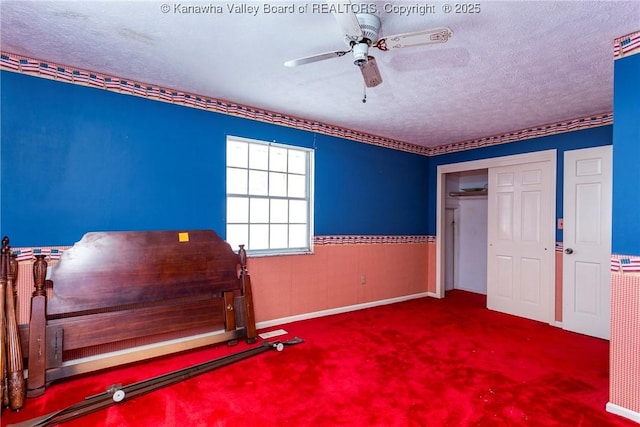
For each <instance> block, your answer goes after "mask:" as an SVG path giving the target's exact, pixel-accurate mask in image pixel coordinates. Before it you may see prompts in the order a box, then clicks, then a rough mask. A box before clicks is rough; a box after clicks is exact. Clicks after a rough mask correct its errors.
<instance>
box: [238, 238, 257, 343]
mask: <svg viewBox="0 0 640 427" xmlns="http://www.w3.org/2000/svg"><path fill="white" fill-rule="evenodd" d="M238 255H239V256H240V268H241V270H240V279H241V280H242V294H243V295H244V312H245V316H246V328H247V343H249V344H253V343H254V342H256V341H257V340H258V338H257V336H258V333H257V331H256V319H255V315H254V313H253V292H252V291H251V276H250V275H249V271H248V270H247V251H246V250H245V249H244V245H240V250H239V251H238Z"/></svg>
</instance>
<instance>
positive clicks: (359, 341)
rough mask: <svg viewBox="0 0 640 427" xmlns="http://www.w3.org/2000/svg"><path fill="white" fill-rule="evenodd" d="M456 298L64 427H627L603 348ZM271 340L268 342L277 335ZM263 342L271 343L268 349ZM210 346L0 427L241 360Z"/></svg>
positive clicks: (65, 388)
mask: <svg viewBox="0 0 640 427" xmlns="http://www.w3.org/2000/svg"><path fill="white" fill-rule="evenodd" d="M484 307H485V298H484V297H483V296H480V295H475V294H469V293H465V292H460V291H453V292H450V293H449V294H448V296H447V298H445V299H444V300H436V299H431V298H425V299H419V300H413V301H408V302H403V303H399V304H393V305H388V306H383V307H376V308H373V309H367V310H361V311H357V312H352V313H346V314H341V315H335V316H329V317H324V318H319V319H312V320H307V321H302V322H296V323H292V324H288V325H284V326H281V327H282V328H284V329H286V330H287V331H289V335H287V336H284V337H279V338H282V339H283V340H286V339H288V338H291V337H293V336H299V337H301V338H303V339H305V342H304V343H303V344H299V345H296V346H292V347H288V348H286V349H285V350H284V351H283V352H276V351H269V352H267V353H264V354H261V355H258V356H255V357H252V358H250V359H247V360H244V361H241V362H238V363H235V364H233V365H230V366H227V367H223V368H221V369H219V370H216V371H213V372H210V373H206V374H203V375H200V376H198V377H195V378H191V379H189V380H187V381H184V382H181V383H179V384H176V385H173V386H170V387H167V388H164V389H162V390H159V391H156V392H153V393H151V394H147V395H145V396H142V397H139V398H136V399H132V400H129V401H125V402H123V403H121V404H118V405H116V406H112V407H110V408H108V409H106V410H103V411H100V412H96V413H94V414H91V415H89V416H86V417H83V418H80V419H77V420H74V421H71V422H69V423H67V425H69V426H253V427H258V426H637V425H638V424H636V423H633V422H631V421H629V420H625V419H623V418H621V417H618V416H616V415H612V414H609V413H607V412H606V411H605V409H604V407H605V404H606V403H607V400H608V369H609V368H608V351H609V350H608V349H609V344H608V342H607V341H603V340H599V339H595V338H590V337H586V336H582V335H578V334H573V333H569V332H566V331H563V330H561V329H558V328H555V327H551V326H549V325H546V324H542V323H538V322H532V321H528V320H525V319H521V318H516V317H512V316H508V315H504V314H500V313H496V312H491V311H489V310H487V309H486V308H484ZM279 328H280V327H278V328H274V329H279ZM274 339H275V338H274ZM248 347H249V346H247V345H246V344H244V343H243V344H240V345H238V346H236V347H231V348H227V347H226V346H219V347H216V348H210V349H206V350H202V351H197V352H192V353H189V354H183V355H180V356H176V357H172V358H165V359H162V360H157V361H154V362H153V363H146V364H143V365H138V366H132V367H128V368H126V369H118V370H111V371H108V372H105V373H101V374H99V375H93V376H87V377H83V378H78V379H74V380H71V381H66V382H60V383H54V384H53V385H52V386H51V387H50V388H49V390H48V391H47V393H46V394H45V395H44V396H43V397H40V398H36V399H29V400H27V403H26V405H25V408H24V409H23V410H22V411H20V412H10V411H8V410H5V411H4V412H3V416H2V425H3V426H4V425H6V424H9V423H15V422H18V421H22V420H26V419H29V418H33V417H35V416H38V415H42V414H46V413H49V412H52V411H54V410H57V409H61V408H64V407H65V406H68V405H70V404H73V403H76V402H78V401H80V400H82V399H84V397H86V396H89V395H93V394H97V393H101V392H103V391H104V390H105V389H106V388H108V386H110V385H111V384H114V383H122V384H124V385H127V384H131V383H133V382H136V381H141V380H144V379H147V378H150V377H153V376H156V375H160V374H163V373H166V372H170V371H172V370H174V369H179V368H182V367H185V366H191V365H193V364H196V363H200V362H203V361H207V360H210V359H212V358H216V357H220V356H222V355H224V354H228V353H232V352H238V351H242V350H244V349H246V348H248Z"/></svg>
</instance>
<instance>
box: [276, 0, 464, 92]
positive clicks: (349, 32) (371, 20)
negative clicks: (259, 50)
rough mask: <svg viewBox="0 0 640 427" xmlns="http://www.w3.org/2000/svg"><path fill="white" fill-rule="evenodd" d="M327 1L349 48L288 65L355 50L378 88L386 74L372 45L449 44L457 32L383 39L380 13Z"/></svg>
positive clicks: (368, 82) (371, 84) (383, 48)
mask: <svg viewBox="0 0 640 427" xmlns="http://www.w3.org/2000/svg"><path fill="white" fill-rule="evenodd" d="M327 3H329V6H330V10H332V11H333V16H334V17H335V19H336V21H337V22H338V25H339V26H340V28H341V29H342V32H343V33H344V35H345V39H344V40H345V43H346V44H347V46H348V49H347V50H338V51H335V52H326V53H320V54H317V55H312V56H306V57H304V58H298V59H292V60H290V61H287V62H285V63H284V65H285V66H287V67H296V66H298V65H304V64H310V63H312V62H318V61H323V60H325V59H331V58H338V57H341V56H344V55H346V54H348V53H352V54H353V59H354V61H353V63H354V64H355V65H357V66H358V68H360V72H361V73H362V77H363V78H364V83H365V86H366V87H375V86H378V85H379V84H380V83H382V76H381V75H380V70H379V69H378V65H377V64H376V59H375V58H374V57H373V56H372V55H370V54H369V49H370V48H377V49H379V50H381V51H387V50H391V49H401V48H405V47H413V46H420V45H426V44H435V43H445V42H447V41H448V40H449V38H451V36H452V35H453V31H451V29H450V28H447V27H439V28H432V29H429V30H422V31H416V32H412V33H405V34H397V35H394V36H387V37H382V38H380V37H379V35H380V29H381V22H380V18H378V16H376V15H374V14H372V13H357V14H356V13H354V12H353V10H354V9H353V8H351V7H345V5H346V6H350V5H351V4H350V2H349V1H348V0H347V1H345V0H339V1H328V2H327ZM363 102H364V100H363Z"/></svg>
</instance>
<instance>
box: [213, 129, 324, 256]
mask: <svg viewBox="0 0 640 427" xmlns="http://www.w3.org/2000/svg"><path fill="white" fill-rule="evenodd" d="M233 142H240V143H245V144H247V154H246V155H247V159H246V165H244V166H237V165H229V164H228V159H229V157H228V154H227V157H226V159H227V160H226V161H225V176H226V181H225V183H226V199H225V200H226V210H225V211H226V218H225V223H226V236H227V241H228V242H229V243H230V244H231V246H232V248H233V249H234V250H237V249H238V245H239V244H244V245H245V248H246V249H247V253H248V254H249V255H251V256H267V255H291V254H304V253H313V211H314V209H313V203H314V194H313V188H314V185H313V184H314V182H313V177H314V151H313V149H309V148H304V147H298V146H294V145H288V144H282V143H277V142H268V141H260V140H255V139H248V138H243V137H238V136H233V135H227V139H226V152H227V153H228V150H229V146H230V143H233ZM252 145H253V146H255V147H254V148H258V147H260V146H261V147H267V148H268V150H267V152H268V154H267V156H268V158H269V160H270V156H271V152H272V150H271V147H275V148H281V149H286V150H288V151H287V170H286V172H282V171H276V172H274V171H273V170H272V169H271V164H270V161H267V166H266V167H259V168H255V167H252V164H251V163H252V162H251V160H252V159H251V149H250V148H249V147H251V146H252ZM289 151H294V152H300V153H304V155H305V156H306V168H305V169H306V170H305V173H304V175H303V174H301V173H297V172H291V171H290V170H289V163H288V159H289V157H288V155H289ZM243 172H244V173H246V176H245V178H246V180H247V181H246V190H243V192H237V191H235V192H234V191H233V190H234V188H233V187H234V185H233V184H234V183H232V182H230V178H229V176H230V174H231V173H235V174H242V173H243ZM251 172H257V173H266V175H267V177H269V176H271V175H272V174H274V173H275V174H284V175H286V181H287V184H286V186H287V192H288V191H289V186H288V182H289V180H290V178H291V177H294V176H297V177H301V176H303V177H304V178H305V187H306V188H305V196H304V197H302V196H298V197H292V196H290V195H289V194H286V195H277V196H276V195H272V194H268V193H269V192H270V191H271V190H270V189H269V178H267V182H266V184H264V186H265V187H266V189H267V190H266V191H267V194H256V193H253V194H251V191H252V190H251V188H250V187H251V185H250V179H249V176H250V174H251ZM236 187H237V186H236ZM236 190H237V189H236ZM242 199H246V209H247V211H246V219H243V220H241V221H234V220H230V216H234V215H233V214H230V209H231V207H230V200H231V201H235V202H238V201H240V203H242ZM261 200H265V201H267V202H268V205H269V206H270V208H269V210H268V212H266V211H262V212H266V213H263V214H261V215H260V216H265V215H266V216H267V217H268V219H267V220H266V222H265V221H264V220H261V221H258V222H252V213H251V205H252V203H253V202H256V201H261ZM277 200H281V201H286V202H287V205H288V206H289V207H290V206H291V201H294V202H295V201H305V202H306V224H305V223H304V222H295V221H291V218H290V217H289V216H288V217H287V220H286V221H285V222H283V221H276V222H272V220H273V218H272V213H271V206H272V201H277ZM289 213H290V212H289V211H288V214H289ZM240 214H241V215H242V214H243V213H242V210H240ZM303 224H304V225H306V233H305V238H306V244H305V245H304V246H295V247H292V246H291V240H290V239H289V237H290V236H289V234H287V244H286V246H287V247H282V246H279V247H271V245H272V239H271V237H272V236H271V234H270V233H271V230H273V228H275V227H282V226H286V229H287V233H288V232H289V231H290V230H291V228H292V225H293V226H296V225H298V226H301V225H303ZM243 225H246V230H245V231H246V233H247V234H246V236H247V238H246V239H242V240H247V241H246V242H244V241H239V240H238V239H240V238H238V239H236V238H235V236H234V235H233V232H230V226H243ZM252 225H253V226H262V228H263V230H264V229H265V228H266V229H267V232H268V233H269V234H268V237H267V239H266V240H267V243H268V245H267V246H268V247H266V248H264V247H260V248H259V249H255V248H252V247H251V244H250V243H251V235H252V231H251V230H252V228H253V227H252ZM234 239H235V240H234Z"/></svg>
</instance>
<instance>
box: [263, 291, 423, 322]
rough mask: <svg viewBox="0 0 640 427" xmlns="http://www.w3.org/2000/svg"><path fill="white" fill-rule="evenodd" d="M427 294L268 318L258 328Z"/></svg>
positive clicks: (421, 295)
mask: <svg viewBox="0 0 640 427" xmlns="http://www.w3.org/2000/svg"><path fill="white" fill-rule="evenodd" d="M427 296H431V295H429V292H422V293H419V294H412V295H405V296H401V297H396V298H389V299H383V300H378V301H372V302H367V303H363V304H355V305H348V306H344V307H337V308H330V309H328V310H321V311H314V312H311V313H304V314H298V315H295V316H289V317H281V318H279V319H273V320H266V321H264V322H258V323H256V328H258V329H264V328H270V327H272V326H279V325H285V324H287V323H292V322H297V321H300V320H308V319H315V318H316V317H324V316H331V315H332V314H341V313H348V312H350V311H356V310H363V309H365V308H372V307H378V306H381V305H388V304H395V303H397V302H403V301H409V300H412V299H417V298H424V297H427Z"/></svg>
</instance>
